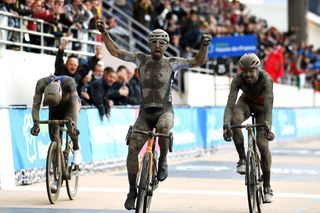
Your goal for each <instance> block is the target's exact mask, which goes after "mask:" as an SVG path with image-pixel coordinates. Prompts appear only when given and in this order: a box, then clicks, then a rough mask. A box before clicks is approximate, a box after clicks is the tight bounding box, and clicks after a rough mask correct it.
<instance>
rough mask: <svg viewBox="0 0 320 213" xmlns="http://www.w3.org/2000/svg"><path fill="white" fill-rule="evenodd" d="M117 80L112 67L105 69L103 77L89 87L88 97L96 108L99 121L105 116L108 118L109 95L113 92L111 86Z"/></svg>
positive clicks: (111, 102)
mask: <svg viewBox="0 0 320 213" xmlns="http://www.w3.org/2000/svg"><path fill="white" fill-rule="evenodd" d="M116 80H117V73H116V72H115V70H114V69H113V68H112V67H106V68H105V70H104V73H103V77H102V78H101V79H98V80H96V81H94V82H92V84H91V86H90V87H89V92H90V96H91V98H92V102H93V104H94V105H95V106H96V107H97V108H98V111H99V115H100V118H101V120H103V119H104V116H106V117H107V118H108V119H109V118H110V112H111V107H112V106H113V101H112V100H110V97H109V96H110V95H111V94H112V93H113V92H114V91H113V89H112V85H113V84H114V83H115V82H116Z"/></svg>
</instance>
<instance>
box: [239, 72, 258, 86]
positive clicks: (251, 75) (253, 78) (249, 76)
mask: <svg viewBox="0 0 320 213" xmlns="http://www.w3.org/2000/svg"><path fill="white" fill-rule="evenodd" d="M242 77H243V78H244V80H245V81H246V82H247V83H248V84H254V83H256V82H257V80H258V69H257V68H251V69H244V70H243V71H242Z"/></svg>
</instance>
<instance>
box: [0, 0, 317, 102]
mask: <svg viewBox="0 0 320 213" xmlns="http://www.w3.org/2000/svg"><path fill="white" fill-rule="evenodd" d="M109 2H110V1H109ZM112 2H113V3H114V4H115V5H116V6H118V7H119V8H121V9H123V10H124V11H125V12H126V13H127V14H131V15H132V17H133V18H134V19H136V20H137V21H139V22H140V23H141V24H142V25H144V26H145V27H147V28H148V29H150V30H153V29H156V28H161V29H164V30H166V31H167V32H168V33H169V35H170V37H171V39H170V42H171V44H172V45H173V46H175V47H176V48H177V49H179V50H180V53H181V55H182V56H183V57H188V56H190V54H191V53H192V51H193V50H194V49H198V48H199V47H200V41H201V35H202V33H204V32H208V33H210V34H212V35H213V36H216V37H219V36H237V35H247V34H255V35H257V39H258V55H259V57H260V59H261V61H262V64H263V66H264V69H265V70H266V71H267V72H268V73H270V75H271V76H272V79H273V80H274V82H279V83H287V84H292V83H293V82H294V83H297V86H299V87H303V86H305V85H312V86H314V88H315V89H316V90H320V89H319V88H318V87H320V74H319V62H318V61H320V58H319V57H320V55H319V53H320V50H315V49H314V48H313V46H312V45H308V44H306V43H304V42H302V43H298V42H297V39H296V35H295V30H294V29H291V30H290V31H288V32H284V33H282V32H280V31H279V30H278V29H277V28H275V27H274V26H269V25H268V23H267V21H266V20H263V19H260V18H258V17H256V16H255V15H252V14H251V13H250V11H249V10H248V8H246V6H245V5H244V4H242V3H240V2H239V1H237V0H233V1H229V0H193V1H187V0H114V1H112ZM101 5H102V3H101V0H0V11H6V12H10V13H12V14H14V15H21V16H29V17H32V18H37V19H42V20H45V21H46V23H47V24H45V25H44V32H46V33H51V34H53V35H54V37H53V38H46V39H45V41H44V42H45V43H46V44H47V45H48V46H56V47H59V46H60V39H59V38H60V37H61V36H72V37H73V38H81V37H83V35H82V33H81V29H94V20H95V19H96V18H101V17H102V16H101ZM104 18H105V21H106V23H107V25H108V27H109V30H110V32H111V34H119V35H126V34H127V35H128V36H129V34H128V31H127V29H124V28H122V27H120V26H118V25H117V22H116V19H115V18H114V17H112V16H106V17H104ZM18 20H19V19H16V18H14V17H12V18H9V20H8V26H9V27H20V28H25V29H28V30H30V31H39V30H40V29H39V24H36V23H35V22H33V21H27V22H26V23H20V22H19V21H18ZM21 25H23V26H21ZM8 32H9V33H8V35H7V39H8V40H9V41H16V40H19V39H20V38H19V36H20V33H19V32H14V31H8ZM90 36H91V37H92V36H95V35H90V34H89V37H88V40H90ZM57 38H58V39H57ZM91 39H92V40H95V39H94V38H91ZM23 41H24V42H26V43H31V44H36V45H38V44H40V37H39V35H34V34H27V33H25V34H24V38H23ZM12 47H13V48H16V47H15V46H12V45H7V48H12ZM71 48H72V49H73V50H79V49H81V43H80V42H72V45H71ZM93 49H94V48H93ZM24 50H25V51H32V52H39V49H37V48H27V47H24ZM229 62H230V59H223V58H222V59H219V63H225V64H227V63H229ZM232 62H235V63H236V62H237V58H234V59H232ZM92 70H93V69H92ZM120 73H121V72H120ZM120 76H121V74H120ZM119 78H120V79H121V77H119ZM124 84H126V83H124ZM84 88H86V86H84ZM120 102H121V101H120Z"/></svg>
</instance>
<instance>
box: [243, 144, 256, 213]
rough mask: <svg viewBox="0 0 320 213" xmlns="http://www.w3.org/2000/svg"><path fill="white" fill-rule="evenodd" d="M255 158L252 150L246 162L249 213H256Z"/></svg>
mask: <svg viewBox="0 0 320 213" xmlns="http://www.w3.org/2000/svg"><path fill="white" fill-rule="evenodd" d="M255 172H256V171H255V157H254V155H253V152H252V151H251V150H248V152H247V162H246V185H247V198H248V206H249V212H250V213H255V212H256V207H257V206H256V192H257V190H256V181H255V180H256V174H255Z"/></svg>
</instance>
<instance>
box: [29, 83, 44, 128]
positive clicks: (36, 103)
mask: <svg viewBox="0 0 320 213" xmlns="http://www.w3.org/2000/svg"><path fill="white" fill-rule="evenodd" d="M46 79H47V78H42V79H40V80H38V82H37V85H36V89H35V93H34V96H33V104H32V120H33V123H35V121H39V110H40V107H41V101H42V93H43V92H44V88H45V86H46V85H47V83H46V81H47V80H46Z"/></svg>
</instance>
